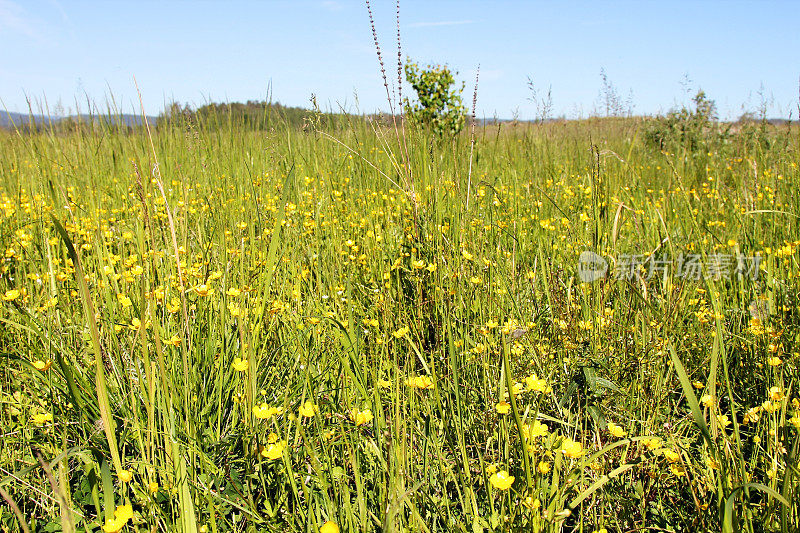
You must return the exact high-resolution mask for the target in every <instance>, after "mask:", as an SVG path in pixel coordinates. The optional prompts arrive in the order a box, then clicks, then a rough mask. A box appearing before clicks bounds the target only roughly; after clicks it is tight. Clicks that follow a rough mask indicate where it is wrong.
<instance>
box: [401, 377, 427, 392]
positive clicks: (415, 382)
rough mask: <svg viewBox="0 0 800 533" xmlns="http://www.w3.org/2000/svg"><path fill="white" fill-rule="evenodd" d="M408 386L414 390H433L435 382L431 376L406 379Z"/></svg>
mask: <svg viewBox="0 0 800 533" xmlns="http://www.w3.org/2000/svg"><path fill="white" fill-rule="evenodd" d="M406 385H407V386H409V387H411V388H414V389H432V388H434V383H433V380H432V379H431V377H430V376H416V377H411V378H408V379H406Z"/></svg>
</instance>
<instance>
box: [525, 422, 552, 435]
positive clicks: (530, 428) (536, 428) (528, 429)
mask: <svg viewBox="0 0 800 533" xmlns="http://www.w3.org/2000/svg"><path fill="white" fill-rule="evenodd" d="M522 430H523V431H524V432H525V436H526V437H528V438H529V439H536V438H539V437H544V436H545V435H547V433H548V431H550V430H549V428H548V427H547V424H543V423H542V422H539V421H538V420H534V421H533V424H531V425H527V424H525V425H524V426H522Z"/></svg>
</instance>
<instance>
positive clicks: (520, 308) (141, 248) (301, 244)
mask: <svg viewBox="0 0 800 533" xmlns="http://www.w3.org/2000/svg"><path fill="white" fill-rule="evenodd" d="M322 118H323V117H321V116H320V115H319V114H314V113H309V117H308V120H307V125H306V127H305V128H297V127H293V126H291V125H288V124H286V125H281V124H279V123H276V124H275V125H274V126H271V127H270V128H268V129H266V130H265V131H254V130H253V129H252V128H248V127H245V126H244V125H243V124H241V123H239V122H237V121H236V119H235V117H233V116H227V115H226V114H225V112H224V110H223V109H221V110H220V111H219V112H218V113H217V114H215V115H214V116H212V117H211V118H208V117H205V118H204V119H203V120H198V119H197V117H193V116H191V115H187V114H179V113H178V114H176V115H175V116H173V117H172V118H171V119H170V120H166V121H163V122H161V121H160V122H159V124H158V127H157V128H156V127H153V128H152V129H151V130H147V129H145V128H136V129H127V128H123V127H119V126H113V125H109V124H105V125H102V124H96V125H94V126H91V125H83V126H79V125H75V126H74V127H73V128H72V129H71V130H69V131H65V130H63V129H62V130H59V131H56V130H54V129H49V130H48V129H47V128H45V129H43V130H42V131H39V132H32V133H31V132H28V133H15V132H13V131H0V297H1V298H2V299H1V300H0V435H2V445H1V446H0V502H2V503H0V530H2V531H66V532H69V531H98V532H99V531H105V532H109V533H110V532H114V531H131V532H133V531H139V532H145V531H152V532H155V531H181V532H187V533H195V532H198V531H199V532H214V533H216V532H228V531H241V532H245V531H247V532H255V531H305V532H314V533H316V532H320V533H335V532H337V531H343V532H345V531H364V532H367V531H386V532H394V531H398V532H400V531H469V532H478V531H562V530H563V531H584V532H609V531H720V530H724V531H750V532H761V531H781V532H788V531H797V530H798V527H800V494H798V491H800V472H798V460H797V457H798V451H799V450H798V448H799V447H800V439H799V438H798V435H799V434H800V433H799V432H800V399H798V398H799V397H798V393H797V387H798V379H797V378H798V364H800V353H798V352H800V327H799V326H800V314H798V305H800V266H799V265H798V260H799V259H800V253H799V252H798V247H800V223H798V216H800V197H798V184H800V170H798V163H800V139H798V131H797V126H796V124H795V125H791V124H789V125H782V126H773V125H768V124H765V123H762V124H759V123H753V124H745V125H744V126H741V127H739V126H737V127H736V128H735V129H732V128H724V126H723V125H705V126H704V127H703V128H700V129H698V130H696V131H695V132H694V133H693V134H692V135H688V134H687V135H677V134H675V133H674V131H673V130H671V129H669V128H666V126H663V124H662V126H663V128H664V129H662V130H658V129H657V128H658V127H661V126H659V124H660V123H658V122H657V121H656V120H655V119H645V118H627V119H615V118H604V119H600V118H593V119H588V120H575V121H553V122H547V123H543V124H527V123H522V124H516V123H504V124H496V125H491V124H488V125H485V126H480V127H478V128H477V129H476V130H475V132H474V135H471V134H470V132H469V131H466V132H464V133H462V134H460V135H458V136H456V137H455V138H454V139H444V140H441V139H437V138H435V137H433V136H431V135H429V134H428V133H426V132H425V131H421V130H414V129H413V128H410V127H408V126H406V127H405V128H403V130H404V131H399V130H398V131H396V130H395V128H394V126H393V125H392V124H391V122H390V123H375V122H370V121H367V120H364V119H363V118H358V117H346V116H340V117H338V118H337V119H336V120H332V121H324V120H321V119H322ZM654 128H655V129H654ZM723 130H724V131H723ZM654 132H655V133H659V132H660V133H659V134H658V135H656V134H655V133H654ZM473 142H474V144H473ZM586 251H590V252H593V253H596V254H597V257H599V258H602V260H600V259H598V261H599V263H598V264H599V265H600V266H599V267H597V268H593V269H590V271H589V272H588V273H589V274H591V276H589V277H586V276H585V275H586V274H587V272H586V271H585V269H584V270H582V268H584V267H585V264H584V263H585V261H584V260H585V259H586V257H589V256H587V255H586V254H585V252H586ZM582 253H584V255H581V254H582ZM591 257H593V258H595V259H597V257H596V256H591ZM603 264H605V265H606V266H607V268H602V265H603ZM590 278H592V279H590ZM595 278H596V279H595Z"/></svg>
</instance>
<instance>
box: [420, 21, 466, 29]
mask: <svg viewBox="0 0 800 533" xmlns="http://www.w3.org/2000/svg"><path fill="white" fill-rule="evenodd" d="M464 24H475V21H474V20H442V21H438V22H413V23H411V24H409V25H408V27H409V28H433V27H438V26H462V25H464Z"/></svg>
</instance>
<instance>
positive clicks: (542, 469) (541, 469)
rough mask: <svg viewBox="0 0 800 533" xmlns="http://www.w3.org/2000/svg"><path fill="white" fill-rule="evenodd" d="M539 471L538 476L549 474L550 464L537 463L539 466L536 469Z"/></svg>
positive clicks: (544, 462)
mask: <svg viewBox="0 0 800 533" xmlns="http://www.w3.org/2000/svg"><path fill="white" fill-rule="evenodd" d="M536 469H537V470H539V473H540V474H547V473H548V472H550V463H548V462H546V461H539V465H538V466H537V467H536Z"/></svg>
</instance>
